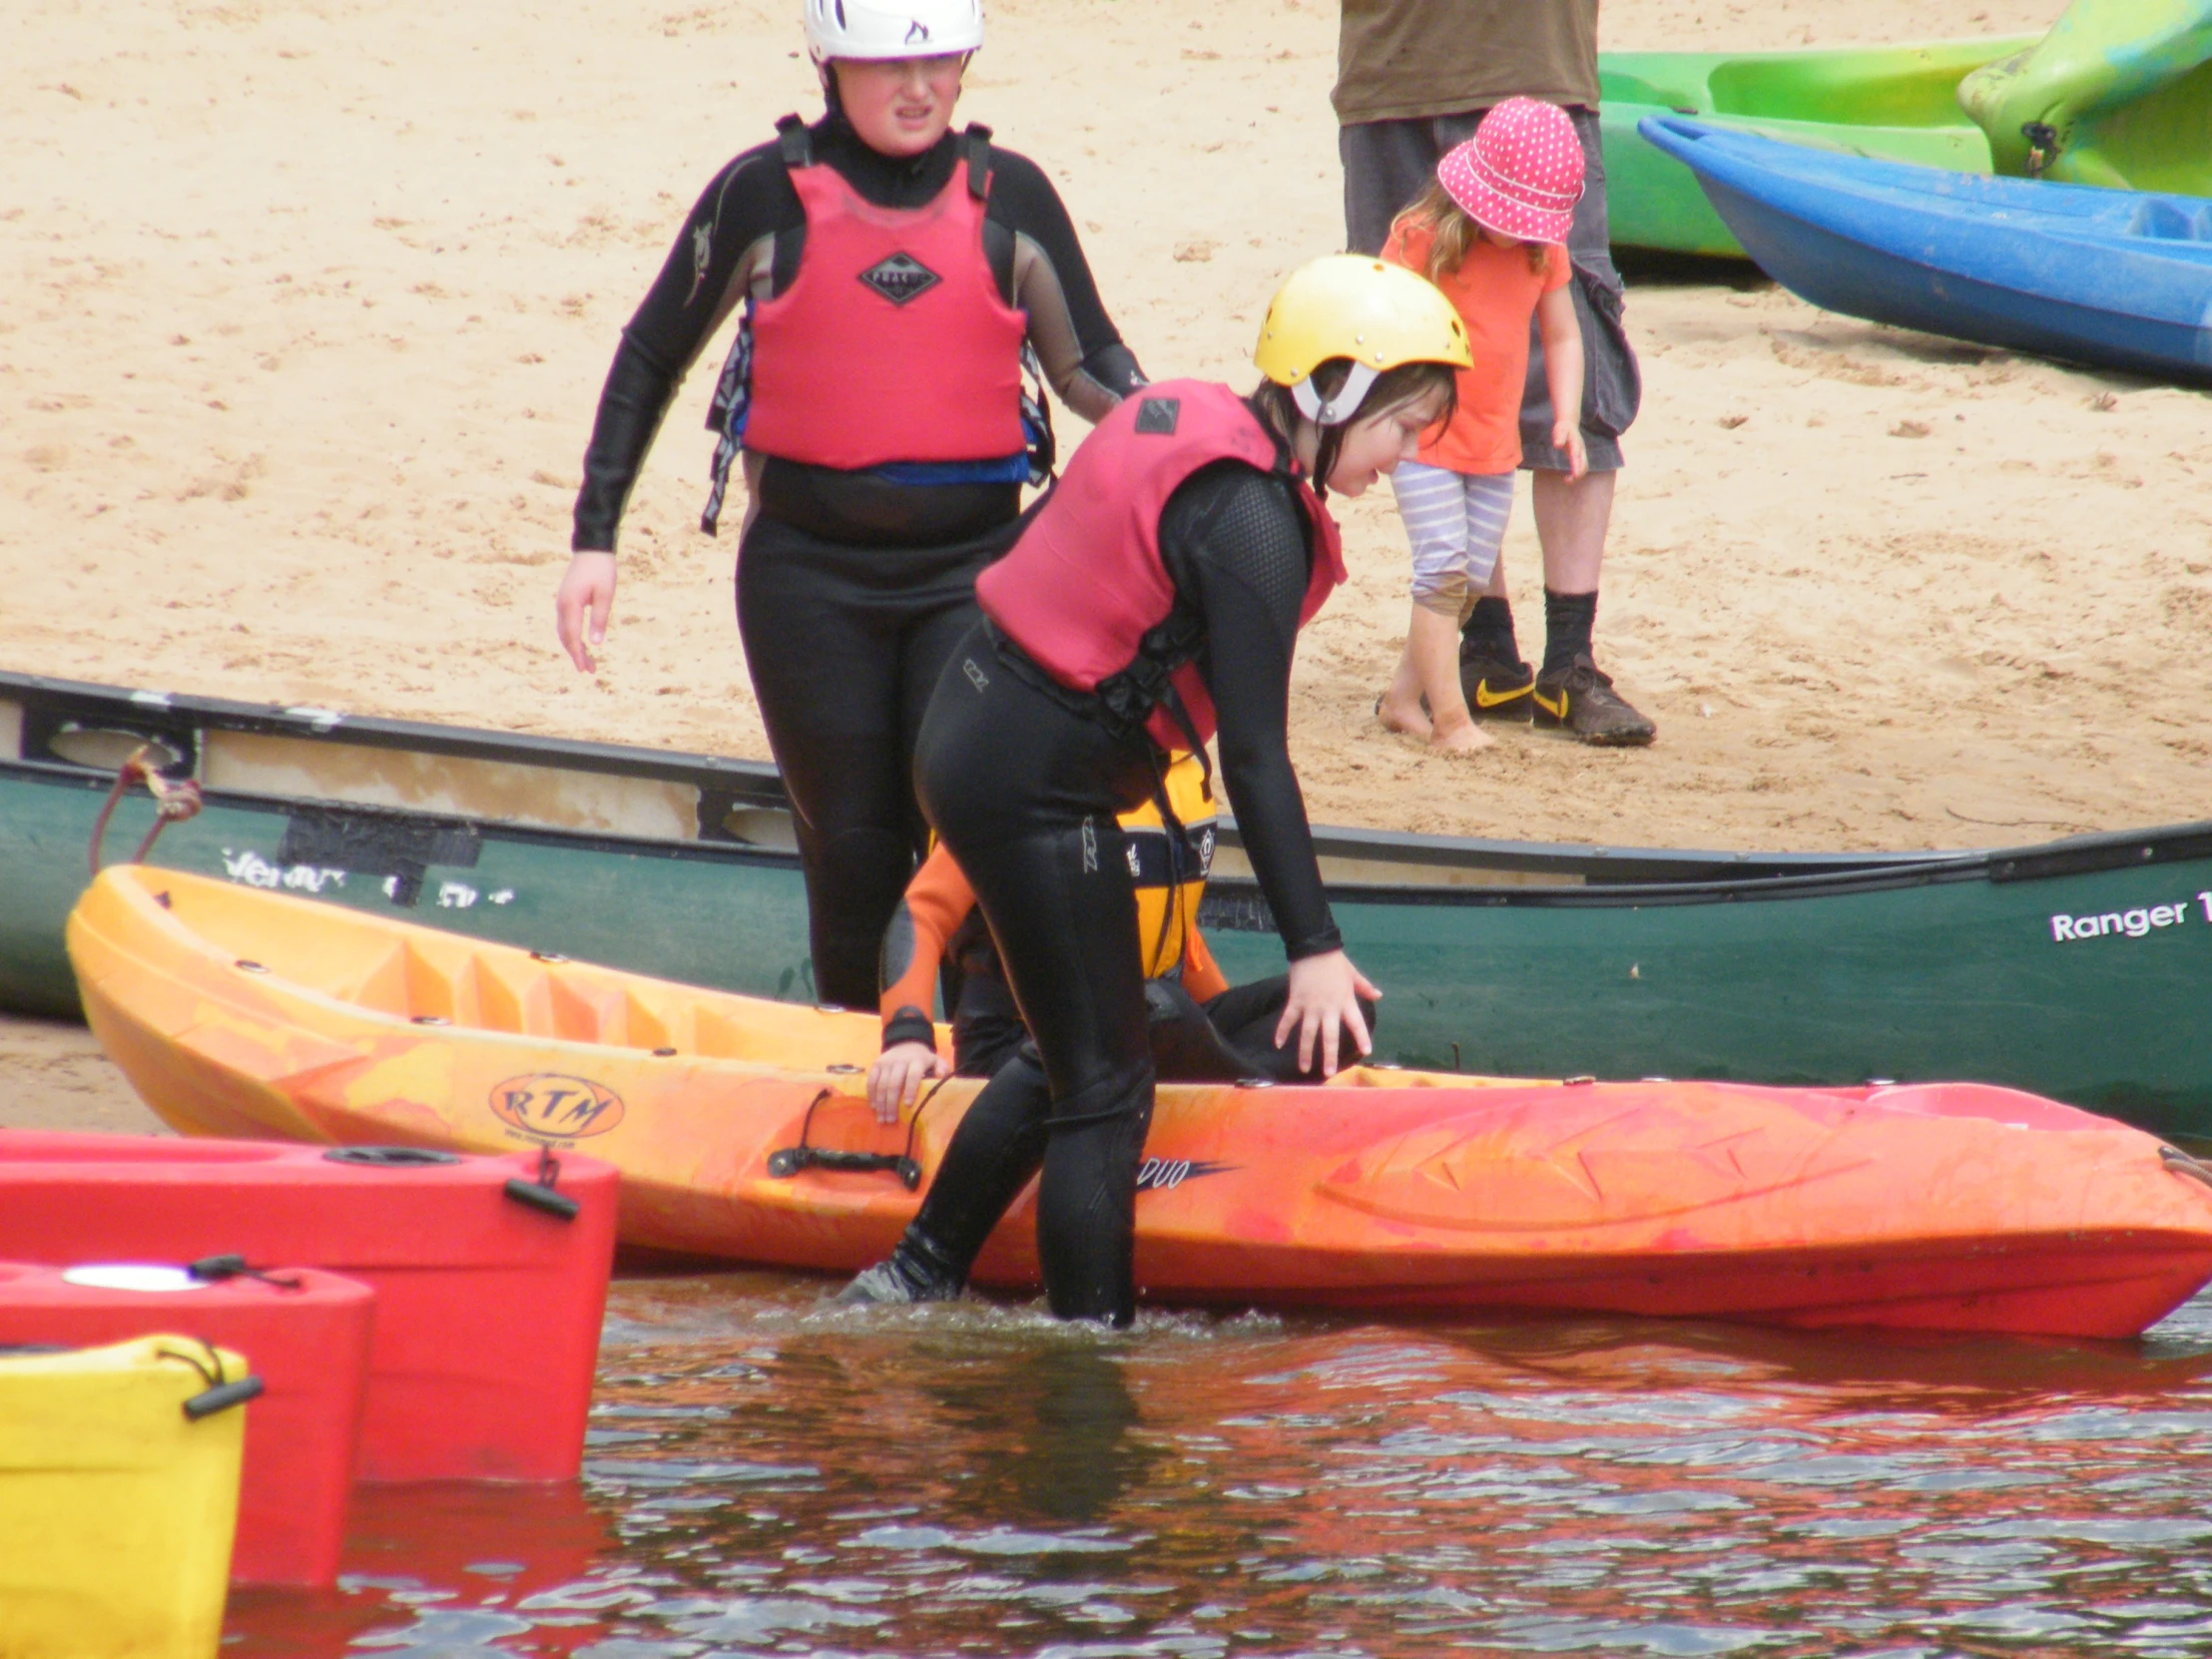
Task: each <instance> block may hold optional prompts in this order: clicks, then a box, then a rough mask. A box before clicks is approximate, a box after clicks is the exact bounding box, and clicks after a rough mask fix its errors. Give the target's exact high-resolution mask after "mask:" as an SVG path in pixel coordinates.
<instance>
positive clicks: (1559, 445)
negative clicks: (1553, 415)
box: [1551, 418, 1590, 484]
mask: <svg viewBox="0 0 2212 1659" xmlns="http://www.w3.org/2000/svg"><path fill="white" fill-rule="evenodd" d="M1551 447H1552V448H1554V449H1556V450H1558V451H1560V452H1561V453H1562V454H1564V455H1565V456H1566V457H1567V482H1568V483H1570V484H1573V483H1579V482H1580V481H1581V478H1582V475H1583V474H1584V473H1585V472H1587V471H1589V470H1590V450H1589V446H1588V445H1587V444H1585V443H1584V442H1583V441H1582V422H1581V420H1580V419H1579V418H1577V419H1574V420H1555V421H1553V422H1552V423H1551Z"/></svg>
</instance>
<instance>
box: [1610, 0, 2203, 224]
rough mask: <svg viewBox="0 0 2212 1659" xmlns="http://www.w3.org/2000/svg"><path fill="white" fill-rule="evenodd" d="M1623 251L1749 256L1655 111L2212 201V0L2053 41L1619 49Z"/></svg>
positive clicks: (1979, 169)
mask: <svg viewBox="0 0 2212 1659" xmlns="http://www.w3.org/2000/svg"><path fill="white" fill-rule="evenodd" d="M1598 80H1599V85H1600V89H1601V92H1602V96H1603V104H1602V107H1601V109H1600V111H1599V118H1600V121H1601V124H1602V126H1603V129H1604V142H1605V174H1606V195H1607V206H1608V209H1609V211H1610V216H1611V221H1612V239H1613V245H1614V246H1615V247H1617V248H1644V249H1655V250H1661V251H1665V252H1668V253H1676V254H1707V255H1722V256H1730V257H1734V258H1738V259H1741V258H1742V257H1743V248H1742V246H1741V245H1740V244H1738V243H1737V241H1736V239H1735V237H1734V236H1732V235H1731V234H1730V232H1729V230H1728V228H1727V227H1726V226H1725V225H1723V224H1722V223H1721V220H1720V216H1719V215H1718V214H1716V213H1715V212H1714V211H1713V208H1712V205H1711V204H1710V203H1708V202H1707V201H1706V199H1705V193H1704V192H1703V190H1701V189H1700V188H1699V186H1698V184H1697V181H1696V180H1695V179H1694V178H1693V177H1692V176H1691V174H1690V172H1689V170H1688V169H1687V168H1685V167H1683V166H1682V165H1681V164H1680V163H1679V162H1676V161H1674V160H1673V159H1671V158H1670V157H1667V156H1665V155H1662V154H1661V153H1660V152H1659V151H1658V150H1656V149H1654V148H1653V147H1652V146H1651V145H1649V144H1646V143H1645V142H1644V141H1643V140H1642V139H1641V138H1640V137H1638V136H1637V133H1636V124H1637V122H1639V121H1641V120H1642V119H1643V118H1644V117H1645V116H1647V115H1666V114H1674V115H1688V116H1695V117H1697V118H1698V119H1699V120H1701V121H1707V122H1711V123H1713V124H1714V125H1716V126H1721V127H1729V128H1734V129H1737V130H1738V131H1742V132H1751V133H1758V134H1761V135H1763V136H1764V137H1767V138H1772V139H1780V140H1782V141H1783V142H1785V143H1790V144H1802V145H1807V146H1809V147H1812V148H1814V149H1821V150H1834V151H1842V152H1845V153H1847V154H1850V155H1856V156H1868V157H1872V158H1874V159H1876V160H1880V161H1892V162H1910V163H1914V164H1916V165H1918V166H1922V167H1932V168H1940V169H1944V170H1946V171H1950V172H1957V173H2002V174H2008V175H2012V176H2014V177H2028V178H2036V177H2039V178H2046V179H2053V180H2058V181H2061V182H2063V183H2067V184H2077V185H2098V186H2103V187H2105V188H2108V189H2116V190H2137V191H2154V192H2161V193H2168V194H2180V195H2185V196H2212V0H2074V4H2073V5H2071V6H2069V7H2068V8H2067V9H2066V12H2065V14H2064V15H2063V16H2062V17H2060V18H2059V20H2058V21H2057V23H2056V24H2054V25H2053V26H2052V28H2051V30H2050V32H2049V33H2048V34H2046V35H2043V36H2040V37H2038V36H2020V37H2012V38H1992V39H1986V40H1961V41H1945V42H1938V43H1935V44H1931V45H1922V46H1872V47H1839V48H1815V49H1809V50H1803V51H1793V52H1744V53H1719V52H1606V53H1601V54H1599V57H1598Z"/></svg>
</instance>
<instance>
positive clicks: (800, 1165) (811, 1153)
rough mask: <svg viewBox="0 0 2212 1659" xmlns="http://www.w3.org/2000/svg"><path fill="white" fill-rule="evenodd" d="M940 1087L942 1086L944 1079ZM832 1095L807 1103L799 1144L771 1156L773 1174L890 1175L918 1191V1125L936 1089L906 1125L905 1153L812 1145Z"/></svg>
mask: <svg viewBox="0 0 2212 1659" xmlns="http://www.w3.org/2000/svg"><path fill="white" fill-rule="evenodd" d="M938 1087H942V1081H941V1080H940V1082H939V1084H938ZM831 1092H832V1091H830V1090H829V1089H824V1090H822V1091H821V1092H820V1093H819V1094H817V1095H816V1096H815V1098H814V1099H812V1100H810V1101H808V1102H807V1115H806V1116H805V1117H804V1118H802V1119H800V1122H799V1144H798V1145H797V1146H786V1147H779V1148H778V1149H777V1150H776V1151H774V1152H772V1153H770V1154H769V1155H768V1173H769V1175H770V1176H771V1177H772V1178H773V1179H775V1180H778V1181H788V1180H790V1179H791V1178H792V1177H793V1176H795V1175H798V1174H801V1173H802V1172H804V1171H806V1170H811V1169H827V1170H837V1171H840V1172H842V1173H845V1174H848V1175H875V1174H879V1173H888V1174H891V1175H895V1176H897V1177H898V1182H899V1185H900V1186H902V1187H904V1188H905V1189H906V1190H907V1191H908V1192H913V1191H915V1190H916V1189H918V1188H919V1187H920V1186H921V1166H920V1165H919V1164H917V1163H915V1162H914V1125H915V1124H917V1123H919V1122H920V1121H921V1114H922V1112H923V1111H924V1110H925V1109H926V1108H927V1107H928V1105H929V1102H930V1101H931V1100H932V1099H934V1098H935V1097H936V1093H937V1090H936V1088H932V1089H931V1090H930V1091H929V1092H928V1093H927V1094H925V1095H923V1096H922V1097H921V1103H920V1105H918V1106H916V1107H915V1108H914V1115H913V1117H912V1118H911V1119H910V1120H908V1122H907V1124H906V1149H905V1150H904V1151H903V1152H844V1151H840V1150H839V1149H837V1148H836V1147H830V1146H811V1145H809V1144H808V1140H807V1137H808V1136H809V1135H810V1134H812V1133H813V1131H814V1126H815V1108H816V1107H817V1106H820V1105H821V1104H822V1103H823V1102H824V1101H825V1100H828V1099H829V1098H830V1094H831Z"/></svg>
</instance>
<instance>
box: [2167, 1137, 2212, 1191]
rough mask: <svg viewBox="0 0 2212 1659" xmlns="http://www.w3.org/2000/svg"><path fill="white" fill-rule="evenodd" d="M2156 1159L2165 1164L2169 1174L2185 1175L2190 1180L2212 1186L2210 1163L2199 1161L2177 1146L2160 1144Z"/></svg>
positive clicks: (2211, 1167) (2211, 1166)
mask: <svg viewBox="0 0 2212 1659" xmlns="http://www.w3.org/2000/svg"><path fill="white" fill-rule="evenodd" d="M2158 1161H2159V1162H2160V1163H2161V1164H2163V1165H2165V1166H2166V1171H2167V1173H2168V1174H2170V1175H2185V1176H2187V1177H2188V1178H2189V1179H2190V1180H2192V1181H2201V1182H2203V1183H2204V1184H2205V1185H2206V1186H2207V1187H2212V1165H2206V1164H2203V1163H2200V1162H2199V1161H2198V1160H2196V1159H2194V1158H2192V1157H2190V1156H2189V1154H2188V1153H2186V1152H2184V1151H2182V1150H2181V1148H2179V1147H2178V1146H2163V1145H2162V1146H2160V1147H2159V1149H2158Z"/></svg>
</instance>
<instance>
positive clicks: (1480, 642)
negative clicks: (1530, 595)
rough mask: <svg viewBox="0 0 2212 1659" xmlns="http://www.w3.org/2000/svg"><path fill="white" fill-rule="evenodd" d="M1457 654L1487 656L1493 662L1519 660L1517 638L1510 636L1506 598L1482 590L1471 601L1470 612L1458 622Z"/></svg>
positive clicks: (1510, 612) (1510, 610) (1509, 609)
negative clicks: (1472, 608) (1484, 592)
mask: <svg viewBox="0 0 2212 1659" xmlns="http://www.w3.org/2000/svg"><path fill="white" fill-rule="evenodd" d="M1459 655H1460V656H1461V657H1487V658H1489V659H1490V660H1491V661H1492V662H1497V663H1517V662H1519V661H1520V660H1521V654H1520V642H1519V641H1518V640H1516V639H1515V638H1514V637H1513V606H1512V603H1511V602H1510V601H1509V600H1504V599H1498V598H1494V597H1492V596H1491V595H1489V594H1484V595H1483V596H1482V597H1481V598H1480V599H1477V600H1476V601H1475V602H1474V614H1473V615H1472V616H1470V617H1468V618H1467V620H1466V621H1465V622H1462V623H1461V624H1460V625H1459Z"/></svg>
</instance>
